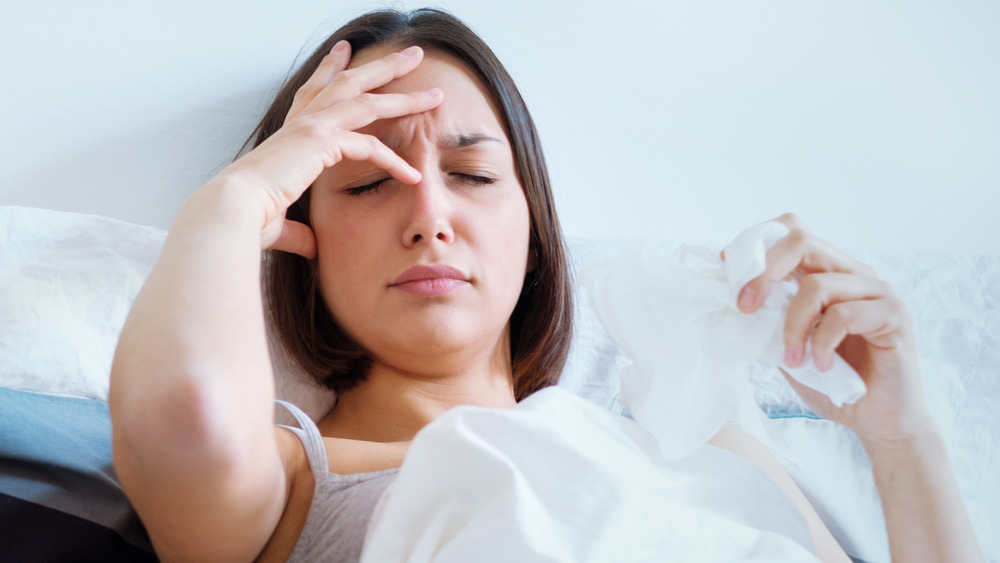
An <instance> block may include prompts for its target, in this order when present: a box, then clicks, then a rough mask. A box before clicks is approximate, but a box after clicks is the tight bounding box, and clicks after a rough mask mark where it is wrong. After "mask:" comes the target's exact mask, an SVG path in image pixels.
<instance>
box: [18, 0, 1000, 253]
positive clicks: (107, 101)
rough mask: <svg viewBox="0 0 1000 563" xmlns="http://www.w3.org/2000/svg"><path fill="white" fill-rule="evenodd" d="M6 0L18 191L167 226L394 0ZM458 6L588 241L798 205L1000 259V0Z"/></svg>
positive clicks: (934, 245) (914, 243)
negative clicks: (337, 34) (294, 67)
mask: <svg viewBox="0 0 1000 563" xmlns="http://www.w3.org/2000/svg"><path fill="white" fill-rule="evenodd" d="M9 4H10V5H8V6H4V9H3V16H2V19H0V81H2V84H3V88H2V89H0V90H2V91H0V103H2V105H0V120H2V121H0V123H2V124H3V127H2V131H3V134H2V135H0V204H2V205H9V204H19V205H32V206H40V207H49V208H55V209H66V210H73V211H81V212H88V213H98V214H102V215H109V216H114V217H118V218H121V219H125V220H128V221H132V222H137V223H144V224H152V225H157V226H160V227H166V226H168V224H169V222H170V219H171V217H172V216H173V214H174V213H176V211H177V209H178V207H179V205H180V203H181V202H182V201H183V199H184V198H185V197H186V195H187V194H188V193H190V192H191V191H192V190H194V189H195V188H196V187H197V186H198V185H200V183H201V182H203V181H204V180H205V179H206V178H207V177H209V176H210V175H211V174H212V173H213V172H214V171H216V170H218V169H219V168H220V167H221V166H222V165H224V163H225V162H226V161H227V159H228V158H230V157H231V155H232V154H233V153H235V151H236V149H237V148H238V147H239V146H240V145H241V144H242V141H243V140H244V138H245V137H246V135H247V134H248V133H249V131H250V129H251V128H252V126H253V124H254V123H255V120H256V118H257V117H258V116H259V115H260V113H261V112H262V111H263V108H264V106H265V105H266V103H267V98H268V96H269V95H270V94H272V93H273V92H274V91H275V89H276V87H277V85H278V84H279V83H280V81H281V80H282V79H283V78H284V76H285V74H286V72H287V71H288V69H289V66H290V64H291V62H292V60H293V59H294V58H295V57H296V55H297V53H298V52H299V50H300V48H301V47H302V46H303V44H305V43H310V44H312V43H315V42H316V41H318V40H319V39H322V37H323V36H324V35H325V34H326V33H328V32H329V31H331V30H332V29H333V28H334V27H335V26H336V25H338V24H340V23H343V22H344V21H346V20H347V19H348V18H349V17H351V16H354V15H356V14H359V13H361V12H362V11H363V10H364V9H366V8H368V7H372V6H378V5H382V4H381V3H372V2H339V3H334V2H328V1H324V2H320V1H318V0H300V1H297V2H289V3H285V2H280V3H279V2H276V1H271V2H268V1H265V0H252V1H248V0H240V1H236V0H226V1H217V2H213V3H209V2H206V0H172V1H171V2H137V1H126V0H118V1H113V0H103V1H102V0H92V1H88V2H86V3H84V2H75V1H71V0H53V1H48V2H44V1H39V2H34V3H29V2H19V3H9ZM394 5H396V6H400V7H407V8H413V7H417V6H420V5H422V4H420V3H417V2H409V1H408V2H403V3H395V4H394ZM439 5H440V6H443V7H445V8H447V9H449V10H452V11H453V12H455V13H456V14H457V15H459V16H460V17H463V18H464V19H465V20H466V21H467V22H468V23H469V24H470V25H472V27H473V28H475V29H476V30H478V31H479V32H480V33H481V34H482V35H483V36H484V37H485V38H486V40H487V41H488V42H489V43H490V44H491V45H492V46H493V47H494V49H495V50H496V51H497V53H498V54H499V56H500V58H501V59H502V60H503V61H504V62H505V63H506V64H507V66H508V68H509V69H510V71H511V73H512V74H513V75H514V77H515V79H516V80H517V81H518V83H519V84H520V86H521V89H522V92H523V93H524V95H525V97H526V98H527V100H528V102H529V105H530V106H531V108H532V111H533V113H534V116H535V119H536V121H537V124H538V126H539V128H540V130H541V133H542V136H543V140H544V142H545V145H546V149H547V152H548V156H549V161H550V167H551V173H552V176H553V179H554V182H555V185H556V191H557V197H558V200H559V204H560V206H561V207H560V210H561V215H562V218H563V221H564V227H565V229H566V231H567V232H568V233H569V234H570V235H596V236H604V235H627V236H638V235H644V234H653V235H661V236H667V237H675V238H676V237H694V238H701V239H709V240H713V241H717V242H724V241H725V240H727V239H728V238H729V237H730V236H731V235H733V234H735V232H736V231H738V230H739V229H740V228H742V227H743V226H746V225H748V224H751V223H754V222H757V221H760V220H763V219H767V218H770V217H772V216H774V215H777V214H779V213H780V212H782V211H785V210H794V211H796V212H798V213H799V214H800V215H802V216H803V217H804V218H805V219H806V220H807V221H808V222H809V223H811V224H812V225H813V227H814V228H815V229H816V230H817V231H818V232H819V233H821V234H822V235H825V236H826V237H827V238H829V239H831V240H832V241H833V242H835V243H838V244H841V245H843V246H847V247H849V248H857V247H876V248H890V249H919V250H935V251H961V252H1000V226H997V223H996V221H995V220H994V215H995V213H996V211H997V210H998V209H1000V73H998V70H1000V66H998V60H1000V33H998V31H997V30H998V29H1000V3H997V2H992V1H988V0H980V1H974V0H970V1H966V2H954V3H946V2H937V3H930V2H924V1H910V2H902V1H896V2H878V3H876V2H865V1H844V2H835V3H834V2H829V3H819V2H809V3H807V2H800V1H792V0H789V1H786V2H779V1H760V2H751V1H747V0H725V1H698V0H689V1H676V0H669V1H663V2H655V1H652V0H649V1H646V2H643V1H642V0H619V1H617V2H614V3H613V4H612V3H608V4H607V5H606V6H605V7H603V8H596V7H592V6H595V3H592V2H570V1H562V0H560V1H553V2H542V1H540V0H505V1H503V2H497V1H494V0H466V1H462V0H453V1H446V2H440V3H439Z"/></svg>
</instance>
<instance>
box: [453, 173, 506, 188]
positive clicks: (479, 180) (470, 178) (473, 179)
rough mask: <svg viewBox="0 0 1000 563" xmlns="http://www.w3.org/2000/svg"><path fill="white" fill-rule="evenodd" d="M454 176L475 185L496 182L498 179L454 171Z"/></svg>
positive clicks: (486, 184)
mask: <svg viewBox="0 0 1000 563" xmlns="http://www.w3.org/2000/svg"><path fill="white" fill-rule="evenodd" d="M452 176H455V177H457V178H459V179H461V180H462V181H463V182H466V183H468V184H472V185H474V186H488V185H490V184H492V183H495V182H496V180H495V179H493V178H488V177H486V176H477V175H475V174H462V173H459V172H453V173H452Z"/></svg>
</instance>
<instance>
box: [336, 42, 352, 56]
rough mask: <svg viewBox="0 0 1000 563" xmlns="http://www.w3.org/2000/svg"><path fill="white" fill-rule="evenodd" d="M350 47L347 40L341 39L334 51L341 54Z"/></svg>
mask: <svg viewBox="0 0 1000 563" xmlns="http://www.w3.org/2000/svg"><path fill="white" fill-rule="evenodd" d="M348 45H350V43H348V42H347V40H346V39H341V40H340V41H337V44H336V45H334V46H333V50H334V51H337V52H338V53H340V52H342V51H343V50H344V49H346V48H347V46H348Z"/></svg>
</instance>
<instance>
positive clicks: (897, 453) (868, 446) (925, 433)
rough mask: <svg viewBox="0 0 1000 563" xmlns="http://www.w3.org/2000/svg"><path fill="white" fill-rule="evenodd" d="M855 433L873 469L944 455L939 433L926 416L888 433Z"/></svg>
mask: <svg viewBox="0 0 1000 563" xmlns="http://www.w3.org/2000/svg"><path fill="white" fill-rule="evenodd" d="M855 433H856V434H857V436H858V439H859V440H860V442H861V445H862V446H863V447H864V449H865V452H867V453H868V457H869V458H871V460H872V464H873V465H874V466H879V465H883V464H886V463H888V464H895V463H898V462H902V461H910V462H912V461H915V460H916V459H917V458H927V457H928V456H946V455H947V450H946V448H945V444H944V438H943V436H942V435H941V431H940V429H939V428H938V426H937V423H935V422H934V419H933V418H931V417H930V415H929V414H927V415H924V416H921V417H915V418H913V419H910V420H909V421H907V422H906V423H903V424H900V425H899V428H898V429H897V430H896V431H894V432H891V433H881V434H876V433H866V432H861V431H855Z"/></svg>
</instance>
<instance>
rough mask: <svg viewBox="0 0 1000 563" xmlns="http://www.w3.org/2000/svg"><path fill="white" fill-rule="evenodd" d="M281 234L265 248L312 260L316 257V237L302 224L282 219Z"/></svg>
mask: <svg viewBox="0 0 1000 563" xmlns="http://www.w3.org/2000/svg"><path fill="white" fill-rule="evenodd" d="M280 228H281V232H280V233H278V236H277V238H275V239H274V242H272V243H270V244H267V245H266V246H267V248H270V249H272V250H281V251H283V252H290V253H292V254H298V255H299V256H302V257H303V258H306V259H309V260H312V259H313V258H315V257H316V235H315V234H313V231H312V229H310V228H309V227H308V226H306V225H305V224H304V223H299V222H298V221H289V220H287V219H284V220H282V221H281V224H280Z"/></svg>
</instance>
